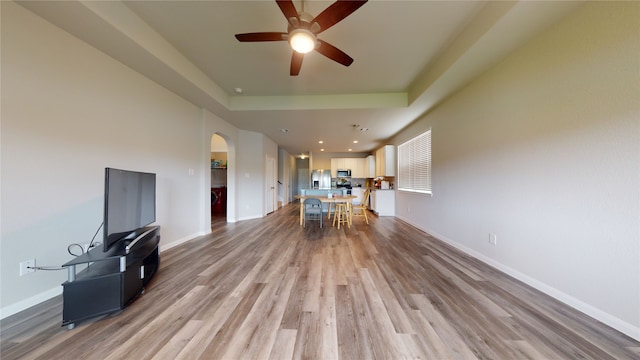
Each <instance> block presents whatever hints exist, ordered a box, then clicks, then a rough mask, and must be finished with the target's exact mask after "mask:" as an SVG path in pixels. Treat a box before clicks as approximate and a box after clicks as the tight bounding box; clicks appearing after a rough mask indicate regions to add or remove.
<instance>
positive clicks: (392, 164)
mask: <svg viewBox="0 0 640 360" xmlns="http://www.w3.org/2000/svg"><path fill="white" fill-rule="evenodd" d="M376 176H396V147H395V146H393V145H385V146H383V147H381V148H380V149H378V150H376Z"/></svg>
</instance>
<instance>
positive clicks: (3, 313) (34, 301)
mask: <svg viewBox="0 0 640 360" xmlns="http://www.w3.org/2000/svg"><path fill="white" fill-rule="evenodd" d="M60 294H62V286H56V287H55V288H53V289H51V290H47V291H45V292H41V293H40V294H37V295H34V296H32V297H30V298H27V299H24V300H22V301H18V302H17V303H14V304H11V305H9V306H5V307H3V308H1V309H0V319H4V318H6V317H8V316H11V315H13V314H17V313H19V312H20V311H22V310H26V309H28V308H30V307H32V306H35V305H38V304H40V303H43V302H45V301H47V300H49V299H52V298H54V297H56V296H58V295H60ZM61 321H62V320H61Z"/></svg>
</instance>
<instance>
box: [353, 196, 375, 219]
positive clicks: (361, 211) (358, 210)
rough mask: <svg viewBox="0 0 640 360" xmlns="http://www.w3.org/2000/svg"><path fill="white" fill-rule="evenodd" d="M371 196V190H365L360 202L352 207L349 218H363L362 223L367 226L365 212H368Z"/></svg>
mask: <svg viewBox="0 0 640 360" xmlns="http://www.w3.org/2000/svg"><path fill="white" fill-rule="evenodd" d="M370 195H371V190H369V189H367V190H365V191H364V193H363V194H362V201H361V202H360V204H357V205H352V206H351V208H352V211H351V216H363V217H364V221H365V222H366V223H367V225H368V224H369V218H368V217H367V212H368V211H369V196H370Z"/></svg>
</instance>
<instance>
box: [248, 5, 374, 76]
mask: <svg viewBox="0 0 640 360" xmlns="http://www.w3.org/2000/svg"><path fill="white" fill-rule="evenodd" d="M366 2H367V0H337V1H336V2H334V3H333V4H331V5H330V6H329V7H328V8H326V9H324V11H322V12H321V13H320V14H319V15H318V16H316V17H315V18H314V17H312V16H311V15H310V14H308V13H306V12H304V2H303V3H302V11H300V12H298V11H297V10H296V7H295V5H293V1H292V0H276V3H277V4H278V7H279V8H280V11H282V14H284V17H285V18H286V19H287V23H288V27H287V32H257V33H246V34H236V39H238V41H240V42H256V41H288V42H289V44H290V45H291V48H292V49H293V50H294V51H293V55H292V56H291V68H290V72H289V74H290V75H291V76H296V75H298V74H299V73H300V68H301V67H302V59H303V58H304V54H306V53H308V52H310V51H312V50H315V51H317V52H319V53H320V54H322V55H324V56H326V57H328V58H329V59H331V60H333V61H336V62H338V63H340V64H342V65H344V66H349V65H351V63H352V62H353V59H352V58H351V57H350V56H349V55H347V54H345V53H344V52H343V51H342V50H340V49H338V48H336V47H335V46H333V45H331V44H329V43H327V42H325V41H322V40H320V39H318V37H317V36H318V34H320V33H321V32H323V31H325V30H327V29H328V28H330V27H332V26H333V25H335V24H337V23H338V22H339V21H341V20H342V19H344V18H346V17H347V16H349V15H351V14H352V13H353V12H354V11H356V10H358V8H360V7H361V6H362V5H364V4H365V3H366Z"/></svg>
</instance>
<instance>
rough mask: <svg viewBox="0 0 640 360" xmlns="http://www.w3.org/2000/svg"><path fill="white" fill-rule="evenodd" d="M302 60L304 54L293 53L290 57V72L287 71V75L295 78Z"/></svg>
mask: <svg viewBox="0 0 640 360" xmlns="http://www.w3.org/2000/svg"><path fill="white" fill-rule="evenodd" d="M302 59H304V54H300V53H299V52H297V51H294V52H293V55H291V70H290V71H289V75H291V76H297V75H298V74H299V73H300V68H301V67H302Z"/></svg>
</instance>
